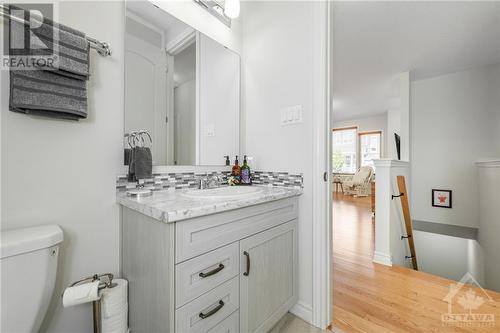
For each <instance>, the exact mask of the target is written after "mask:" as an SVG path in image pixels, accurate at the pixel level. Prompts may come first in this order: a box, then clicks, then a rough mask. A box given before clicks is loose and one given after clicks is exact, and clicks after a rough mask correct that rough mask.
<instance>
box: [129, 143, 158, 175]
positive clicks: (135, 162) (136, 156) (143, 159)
mask: <svg viewBox="0 0 500 333" xmlns="http://www.w3.org/2000/svg"><path fill="white" fill-rule="evenodd" d="M152 177H153V157H152V155H151V149H149V148H148V147H135V148H132V152H131V154H130V163H129V180H130V181H137V180H139V179H148V178H152Z"/></svg>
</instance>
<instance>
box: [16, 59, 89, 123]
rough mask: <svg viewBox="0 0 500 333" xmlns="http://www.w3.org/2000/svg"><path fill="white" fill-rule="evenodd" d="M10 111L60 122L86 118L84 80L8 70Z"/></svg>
mask: <svg viewBox="0 0 500 333" xmlns="http://www.w3.org/2000/svg"><path fill="white" fill-rule="evenodd" d="M9 109H10V110H11V111H14V112H20V113H26V114H32V115H39V116H46V117H53V118H59V119H69V120H78V119H82V118H87V88H86V81H80V80H74V79H70V78H68V77H64V76H61V75H57V74H54V73H52V72H51V71H42V70H26V71H20V70H13V69H11V70H10V99H9Z"/></svg>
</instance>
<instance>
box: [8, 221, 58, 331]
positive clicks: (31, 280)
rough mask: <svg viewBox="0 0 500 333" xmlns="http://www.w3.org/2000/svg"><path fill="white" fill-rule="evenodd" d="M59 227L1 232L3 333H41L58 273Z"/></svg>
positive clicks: (51, 226)
mask: <svg viewBox="0 0 500 333" xmlns="http://www.w3.org/2000/svg"><path fill="white" fill-rule="evenodd" d="M62 241H63V233H62V230H61V228H59V226H57V225H45V226H38V227H31V228H22V229H11V230H5V231H1V244H0V251H1V252H0V258H1V259H0V271H1V280H0V284H1V288H0V298H1V302H2V303H1V312H0V328H1V329H0V331H1V332H2V333H4V332H5V333H24V332H37V331H38V329H39V328H40V325H41V324H42V321H43V318H44V317H45V313H46V311H47V307H48V305H49V303H50V299H51V297H52V293H53V291H54V284H55V281H56V273H57V257H58V254H59V245H58V244H59V243H61V242H62Z"/></svg>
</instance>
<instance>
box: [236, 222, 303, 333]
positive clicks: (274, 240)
mask: <svg viewBox="0 0 500 333" xmlns="http://www.w3.org/2000/svg"><path fill="white" fill-rule="evenodd" d="M296 225H297V224H296V220H295V221H292V222H288V223H285V224H282V225H280V226H278V227H274V228H272V229H270V230H267V231H263V232H261V233H258V234H256V235H254V236H251V237H248V238H246V239H243V240H241V241H240V253H241V254H242V256H241V265H240V267H241V268H240V270H241V271H242V272H243V274H240V331H241V332H267V331H268V330H269V329H271V328H272V327H273V326H274V324H275V323H276V322H277V321H278V320H279V319H280V318H281V317H282V316H283V315H284V314H285V313H286V312H287V311H288V310H289V309H290V308H291V307H292V306H293V305H294V304H295V303H296V302H297V294H296V290H297V278H296V277H297V274H296V270H297V264H296V263H297V260H296V257H297V253H296V252H297V245H296V244H297V227H296ZM246 273H248V274H246Z"/></svg>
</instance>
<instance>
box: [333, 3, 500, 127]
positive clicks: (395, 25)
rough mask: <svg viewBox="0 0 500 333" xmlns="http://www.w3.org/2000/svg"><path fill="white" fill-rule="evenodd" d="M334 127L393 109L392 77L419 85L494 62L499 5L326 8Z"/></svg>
mask: <svg viewBox="0 0 500 333" xmlns="http://www.w3.org/2000/svg"><path fill="white" fill-rule="evenodd" d="M333 10H334V14H333V38H334V47H333V77H334V78H333V89H334V93H333V99H334V106H333V109H334V112H333V119H334V120H337V121H339V120H347V119H354V118H360V117H364V116H371V115H375V114H381V113H383V112H386V111H387V110H389V109H391V108H396V107H397V106H398V103H399V99H398V96H399V92H398V89H399V86H398V74H399V73H401V72H405V71H410V73H411V80H412V81H413V80H419V79H423V78H428V77H432V76H437V75H441V74H445V73H451V72H456V71H460V70H465V69H467V68H472V67H477V66H481V65H487V64H494V63H499V62H500V2H499V1H491V2H477V1H476V2H474V1H470V2H417V1H415V2H374V1H368V2H358V1H355V2H343V1H336V2H334V3H333Z"/></svg>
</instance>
